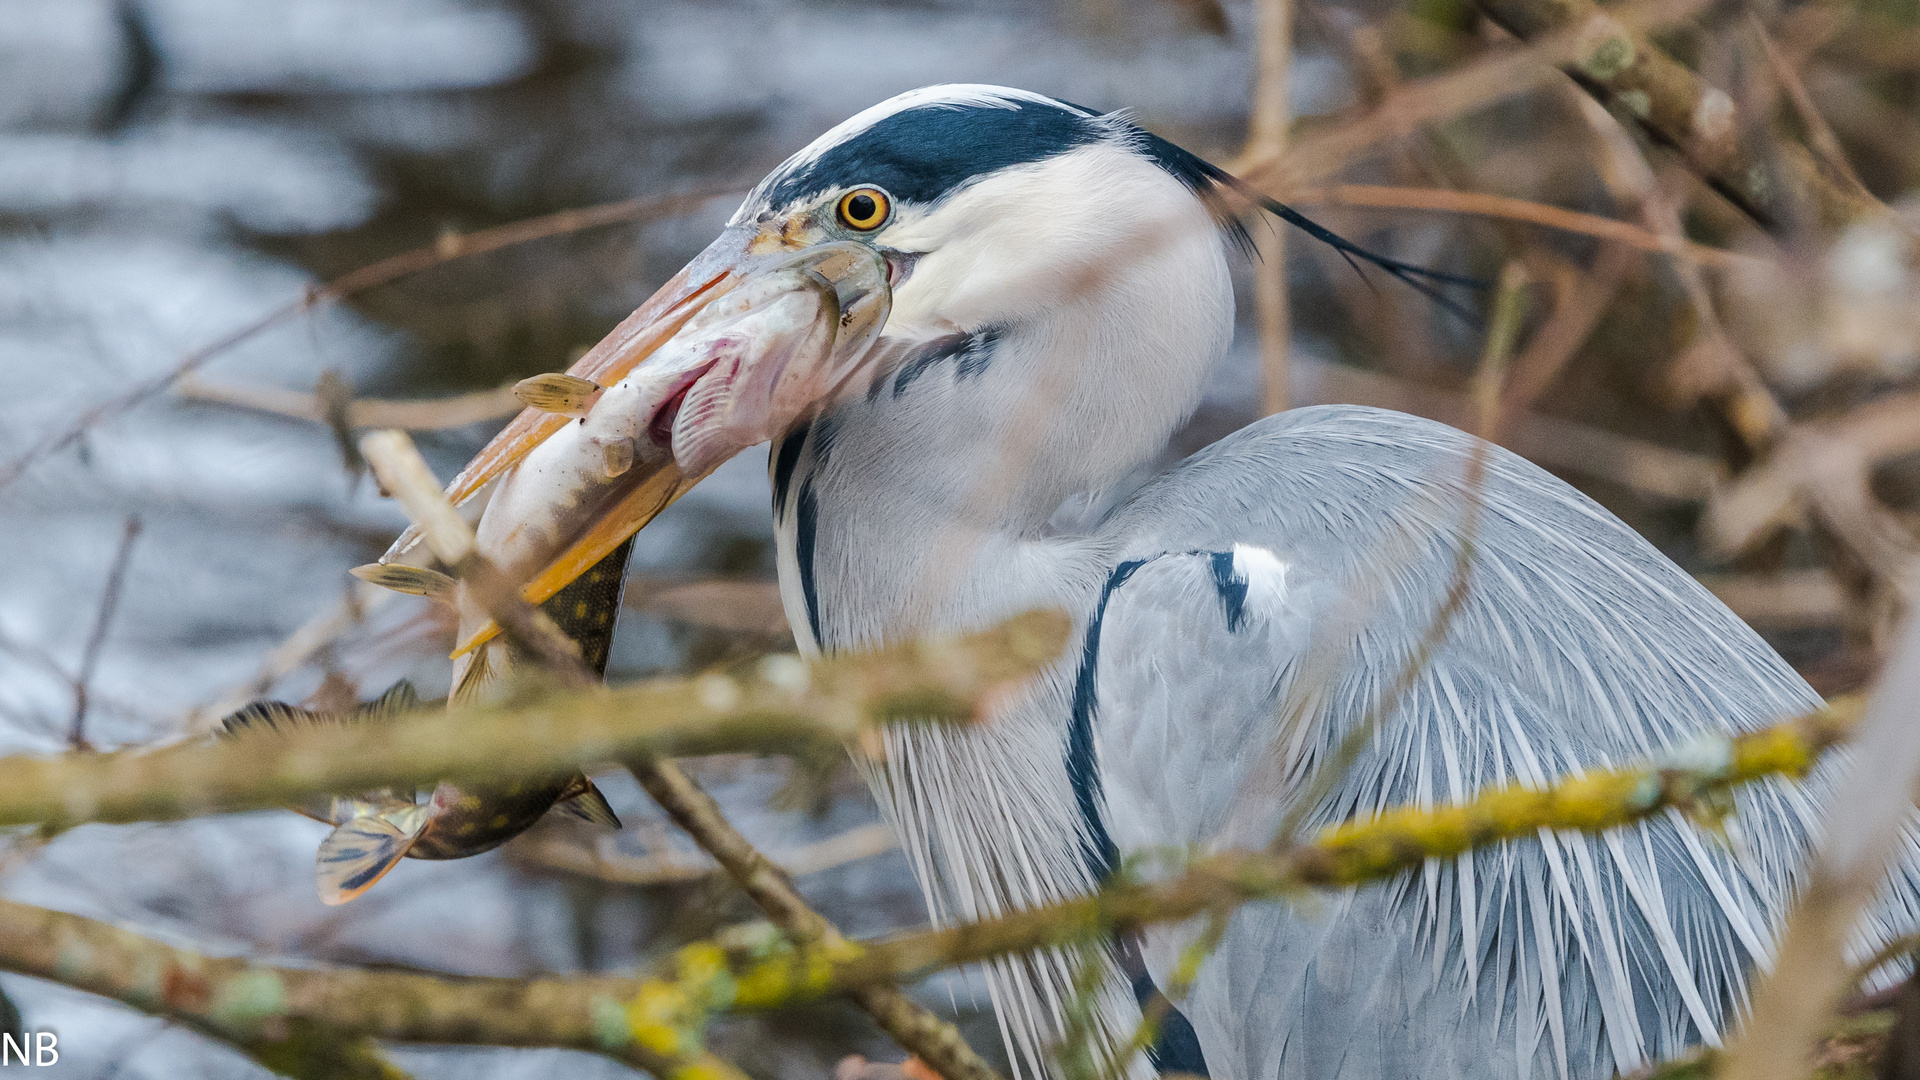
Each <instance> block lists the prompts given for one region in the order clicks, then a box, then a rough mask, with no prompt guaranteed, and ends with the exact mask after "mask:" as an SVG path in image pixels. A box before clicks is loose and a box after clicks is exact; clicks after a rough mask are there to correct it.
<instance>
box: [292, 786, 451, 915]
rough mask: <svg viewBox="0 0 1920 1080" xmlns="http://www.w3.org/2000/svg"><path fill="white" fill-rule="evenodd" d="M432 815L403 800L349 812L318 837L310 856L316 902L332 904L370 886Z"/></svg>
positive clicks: (418, 835) (391, 866)
mask: <svg viewBox="0 0 1920 1080" xmlns="http://www.w3.org/2000/svg"><path fill="white" fill-rule="evenodd" d="M432 817H433V814H432V811H431V810H430V808H428V807H425V806H402V807H398V808H395V809H391V810H383V811H381V812H379V813H374V814H360V815H356V816H354V817H350V818H348V819H347V821H346V822H345V823H343V824H341V825H340V826H339V827H338V828H336V829H334V830H333V832H331V833H329V834H327V838H326V839H325V840H322V841H321V842H320V851H319V854H317V855H316V856H315V857H314V873H315V876H316V878H317V879H318V883H319V887H320V902H321V903H323V904H326V905H327V906H329V907H333V906H336V905H339V904H344V903H346V902H347V901H349V900H352V899H353V898H354V897H356V896H359V895H360V894H361V893H363V892H366V891H367V890H368V889H370V888H372V887H373V883H374V882H376V881H379V880H380V879H381V878H382V877H384V876H386V873H387V871H389V870H391V869H393V866H394V864H395V863H397V862H399V861H400V860H401V858H402V857H404V856H405V855H406V853H407V852H408V851H410V850H411V849H412V848H413V845H414V842H415V841H417V840H419V839H420V834H421V833H423V832H425V831H426V828H427V822H428V821H430V820H432Z"/></svg>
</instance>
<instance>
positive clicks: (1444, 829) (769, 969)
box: [649, 699, 1861, 1030]
mask: <svg viewBox="0 0 1920 1080" xmlns="http://www.w3.org/2000/svg"><path fill="white" fill-rule="evenodd" d="M1860 709H1861V704H1860V702H1859V701H1858V700H1855V699H1842V700H1839V701H1836V702H1835V703H1834V704H1832V705H1830V706H1829V707H1827V708H1825V709H1822V710H1819V711H1818V712H1814V713H1811V714H1808V715H1806V716H1803V717H1800V718H1797V719H1794V720H1788V721H1785V722H1782V723H1779V724H1776V725H1773V726H1770V727H1766V728H1762V729H1760V730H1757V731H1753V732H1750V733H1747V734H1742V735H1724V734H1708V735H1702V736H1701V737H1699V738H1698V739H1696V740H1694V741H1693V742H1690V743H1687V744H1684V745H1682V746H1679V747H1675V748H1674V749H1672V750H1670V751H1668V752H1667V753H1666V754H1665V755H1664V756H1663V757H1662V758H1661V759H1659V760H1655V761H1651V762H1648V763H1646V764H1644V765H1641V766H1638V767H1630V768H1622V769H1611V770H1605V771H1595V772H1591V773H1588V774H1586V775H1584V776H1577V777H1573V778H1570V779H1567V780H1564V781H1562V782H1560V783H1558V784H1555V785H1553V786H1551V787H1547V788H1542V789H1537V790H1534V789H1528V788H1524V787H1519V786H1513V785H1503V786H1501V787H1498V788H1494V789H1491V790H1489V791H1486V792H1484V793H1482V794H1481V795H1479V796H1476V797H1475V798H1473V799H1471V800H1469V801H1467V802H1465V803H1461V804H1458V805H1455V806H1446V807H1439V808H1436V809H1432V810H1417V809H1401V810H1393V811H1389V812H1387V813H1385V814H1382V815H1380V816H1378V817H1376V818H1373V819H1371V820H1368V821H1364V822H1354V823H1349V824H1344V825H1337V826H1333V827H1330V828H1328V829H1326V830H1324V831H1323V832H1322V833H1321V834H1320V835H1319V836H1318V837H1317V838H1316V839H1314V840H1313V841H1312V842H1310V843H1305V844H1301V845H1298V846H1296V847H1292V848H1288V849H1285V850H1280V851H1273V852H1247V851H1228V852H1222V853H1219V854H1215V855H1209V856H1205V857H1202V858H1196V859H1192V860H1191V861H1189V862H1187V863H1186V865H1185V866H1184V867H1183V868H1182V870H1181V872H1180V873H1178V874H1177V875H1175V876H1172V877H1168V878H1165V879H1163V880H1158V881H1146V882H1142V881H1121V882H1117V883H1115V884H1113V885H1110V886H1109V887H1107V888H1105V889H1102V890H1101V891H1100V892H1097V893H1094V894H1092V895H1089V896H1083V897H1077V898H1075V899H1072V900H1065V901H1060V902H1057V903H1054V904H1049V905H1047V906H1045V907H1038V908H1030V909H1028V910H1025V911H1018V912H1014V913H1012V914H1009V915H1004V916H1001V917H999V918H994V919H987V920H983V921H980V922H976V923H969V924H966V925H963V926H956V927H951V928H948V929H942V930H933V931H927V932H923V933H915V934H906V935H902V936H899V937H895V938H891V939H884V940H880V941H874V942H868V943H864V945H862V946H861V947H859V949H858V951H857V952H853V953H842V954H840V955H834V954H832V953H831V952H829V951H827V950H822V949H817V948H794V947H791V946H782V947H778V948H769V947H766V946H765V945H764V943H761V942H759V941H757V940H755V939H751V938H748V939H740V938H729V937H725V936H723V937H722V938H721V939H719V940H718V941H716V942H715V943H713V946H712V947H713V948H714V949H717V950H718V951H717V952H713V951H708V952H703V953H702V954H701V955H702V956H705V957H707V958H708V959H712V958H713V957H715V956H725V957H726V960H727V979H728V980H729V983H730V984H731V985H732V986H734V987H735V988H736V989H735V991H734V992H733V993H732V994H731V995H729V996H728V1004H727V1005H726V1006H725V1007H724V1008H723V1009H722V1010H718V1011H726V1010H734V1009H765V1008H773V1007H777V1006H782V1005H788V1004H792V1003H795V1002H799V1001H806V1000H812V999H815V998H819V997H822V996H825V995H827V994H832V993H845V992H849V991H852V990H855V989H857V988H859V987H864V986H873V985H880V984H885V983H890V982H899V981H905V980H911V979H913V978H917V977H919V976H922V975H925V974H927V973H929V972H931V971H934V970H938V969H940V968H945V967H952V966H956V965H959V964H966V963H972V962H975V961H979V960H985V959H989V958H991V957H995V956H1001V955H1005V954H1007V953H1014V952H1022V951H1026V950H1030V949H1036V948H1044V947H1053V946H1066V945H1072V944H1076V943H1083V942H1087V941H1094V940H1103V939H1105V938H1107V937H1108V936H1110V935H1114V934H1122V935H1124V934H1127V933H1130V932H1133V931H1136V930H1139V929H1140V928H1142V927H1145V926H1148V925H1151V924H1154V923H1162V922H1174V921H1180V920H1183V919H1188V918H1191V917H1193V916H1195V915H1200V914H1204V913H1207V912H1217V911H1222V910H1227V909H1230V908H1232V907H1233V906H1235V905H1238V904H1242V903H1247V902H1251V901H1258V900H1273V899H1278V898H1283V897H1285V896H1288V895H1292V894H1297V893H1299V892H1301V891H1302V890H1304V889H1307V888H1309V887H1314V886H1351V885H1359V884H1364V883H1366V882H1370V881H1379V880H1382V879H1385V878H1390V877H1392V876H1394V875H1395V874H1398V873H1402V872H1404V871H1407V870H1410V869H1413V868H1416V867H1418V866H1419V865H1420V864H1421V863H1422V862H1424V861H1425V860H1427V859H1429V858H1445V857H1448V856H1452V855H1458V854H1461V853H1463V852H1466V851H1469V850H1472V849H1475V848H1479V847H1485V846H1487V845H1489V844H1494V843H1499V842H1502V841H1508V840H1520V839H1525V838H1528V837H1531V836H1534V835H1536V834H1537V833H1538V832H1539V831H1540V830H1542V829H1566V830H1574V831H1580V832H1599V831H1604V830H1606V829H1610V828H1615V827H1618V826H1621V825H1627V824H1631V823H1633V822H1635V821H1638V820H1641V819H1643V818H1646V817H1649V816H1651V815H1653V814H1655V813H1659V812H1661V811H1664V810H1666V809H1669V808H1680V809H1696V808H1699V809H1715V808H1716V807H1715V804H1714V803H1713V802H1712V800H1714V799H1716V798H1718V797H1721V796H1724V795H1725V794H1726V793H1728V792H1729V791H1731V790H1732V789H1733V788H1734V787H1735V786H1737V785H1739V784H1743V783H1748V782H1751V781H1754V780H1759V779H1763V778H1766V777H1771V776H1781V777H1800V776H1803V775H1805V773H1806V772H1807V770H1808V769H1810V768H1811V767H1812V766H1813V764H1814V762H1815V761H1817V760H1818V759H1819V757H1820V755H1821V754H1822V753H1824V752H1825V751H1826V750H1828V749H1830V748H1831V747H1832V746H1834V745H1835V744H1836V743H1837V742H1838V741H1839V740H1840V739H1841V738H1842V737H1843V736H1844V735H1845V734H1846V733H1847V731H1848V730H1849V729H1850V727H1851V725H1852V724H1853V723H1854V721H1855V719H1856V718H1857V717H1858V715H1859V712H1860ZM701 971H702V972H703V974H702V975H701V978H702V979H703V980H705V981H703V982H702V984H701V987H700V988H698V989H697V990H696V989H689V990H688V991H687V992H686V993H684V994H683V995H682V996H680V997H678V998H675V1000H678V1001H682V1002H688V1001H694V1000H698V999H700V998H701V996H702V995H703V994H705V993H706V987H708V986H710V985H711V982H712V980H713V979H714V978H716V976H714V975H713V974H711V972H710V971H709V969H706V968H702V969H701ZM680 978H681V976H680V975H678V974H676V972H675V971H674V970H672V969H669V970H666V971H663V972H661V973H659V974H657V975H656V976H655V977H654V978H653V979H652V980H650V981H649V985H653V986H655V987H656V989H655V990H654V991H652V993H654V994H655V995H659V994H661V993H663V992H664V991H663V990H662V989H660V988H663V987H671V986H674V985H676V984H677V980H678V979H680ZM739 988H751V990H750V991H749V990H742V989H739ZM704 1020H705V1016H703V1015H700V1014H699V1012H698V1011H697V1010H696V1011H693V1012H689V1013H682V1014H678V1016H677V1021H676V1022H677V1023H680V1024H682V1025H684V1026H686V1027H687V1029H688V1030H692V1029H695V1028H697V1026H698V1025H699V1024H701V1023H703V1022H704Z"/></svg>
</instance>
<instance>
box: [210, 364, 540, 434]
mask: <svg viewBox="0 0 1920 1080" xmlns="http://www.w3.org/2000/svg"><path fill="white" fill-rule="evenodd" d="M174 393H175V395H176V396H178V397H180V398H182V399H184V400H188V401H207V402H214V403H217V404H221V405H232V406H235V407H238V408H242V409H255V410H258V411H260V412H268V413H274V414H276V415H279V416H288V417H292V418H294V419H296V420H312V421H314V422H315V423H324V422H325V421H326V410H325V407H324V406H323V404H322V403H321V401H320V399H319V396H318V395H316V394H306V393H301V392H300V391H298V390H287V389H283V388H281V387H277V386H247V385H244V384H238V383H226V382H209V381H207V380H205V379H202V378H199V377H197V376H190V377H187V378H183V379H181V380H180V382H179V385H177V386H176V387H175V388H174ZM525 407H526V406H525V404H524V403H522V402H521V401H520V399H519V398H516V397H514V396H513V388H512V387H511V386H503V387H501V388H499V389H497V390H476V391H474V392H473V393H470V394H456V395H454V396H452V397H444V398H431V399H425V400H419V401H383V400H380V399H377V398H355V399H353V401H352V402H351V403H350V404H349V405H348V406H347V411H346V419H347V424H348V425H349V426H350V427H354V428H401V429H403V430H406V431H438V430H443V429H446V428H457V427H465V426H467V425H468V424H477V423H480V422H482V421H486V420H498V419H500V418H501V417H504V416H512V415H513V414H515V413H517V412H519V411H520V410H521V409H523V408H525Z"/></svg>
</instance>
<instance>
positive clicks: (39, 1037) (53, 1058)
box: [0, 1031, 60, 1065]
mask: <svg viewBox="0 0 1920 1080" xmlns="http://www.w3.org/2000/svg"><path fill="white" fill-rule="evenodd" d="M59 1063H60V1036H58V1035H55V1034H54V1033H53V1032H51V1031H27V1032H22V1033H20V1035H19V1036H18V1037H16V1036H15V1035H14V1033H13V1032H11V1031H8V1032H0V1065H58V1064H59Z"/></svg>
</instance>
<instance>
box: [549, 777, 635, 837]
mask: <svg viewBox="0 0 1920 1080" xmlns="http://www.w3.org/2000/svg"><path fill="white" fill-rule="evenodd" d="M576 789H577V790H576ZM553 807H554V809H556V810H559V811H560V812H561V813H564V814H566V815H568V816H570V817H577V818H579V819H580V820H581V821H589V822H592V823H593V824H595V825H605V826H606V827H608V828H610V829H618V828H620V817H619V815H618V814H615V813H614V812H613V806H612V805H611V804H609V803H608V802H607V797H606V796H605V795H602V794H601V793H600V789H599V788H598V787H595V786H594V783H593V781H591V780H589V779H587V778H586V776H585V774H582V773H575V774H574V777H573V779H572V780H570V781H568V782H567V787H566V790H565V792H563V793H562V794H561V796H560V799H559V801H557V802H555V803H554V804H553Z"/></svg>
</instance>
